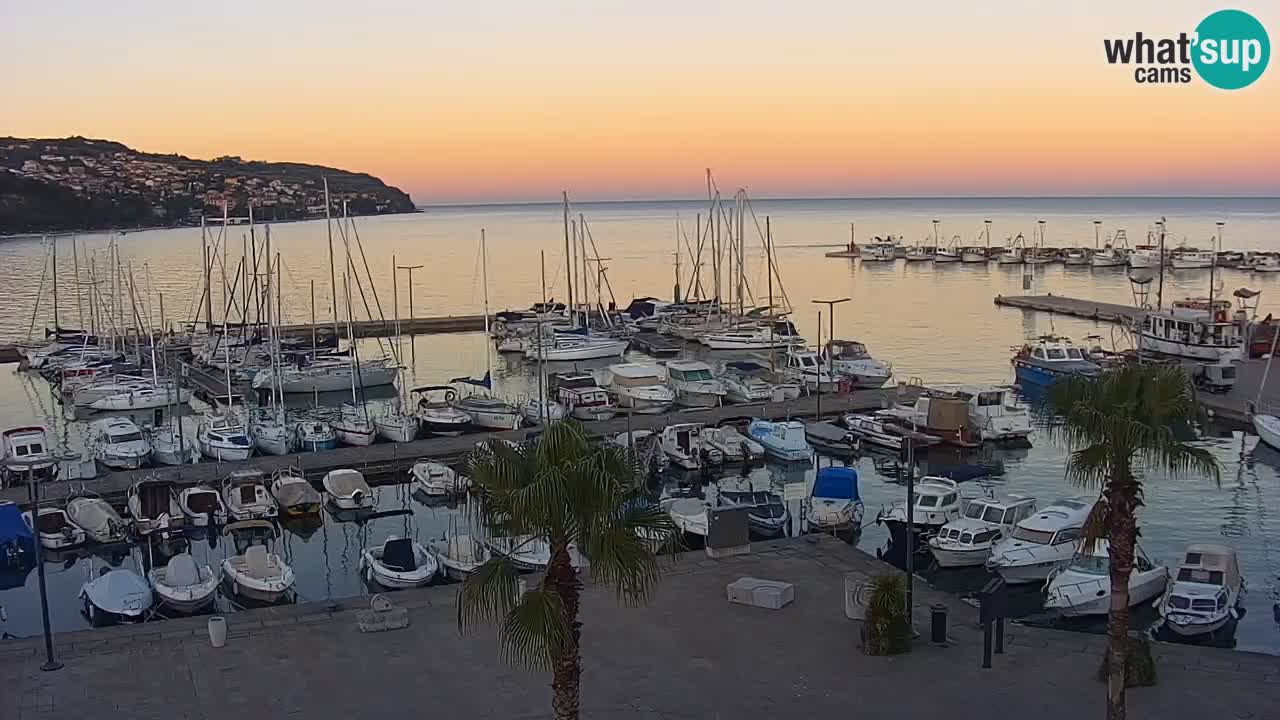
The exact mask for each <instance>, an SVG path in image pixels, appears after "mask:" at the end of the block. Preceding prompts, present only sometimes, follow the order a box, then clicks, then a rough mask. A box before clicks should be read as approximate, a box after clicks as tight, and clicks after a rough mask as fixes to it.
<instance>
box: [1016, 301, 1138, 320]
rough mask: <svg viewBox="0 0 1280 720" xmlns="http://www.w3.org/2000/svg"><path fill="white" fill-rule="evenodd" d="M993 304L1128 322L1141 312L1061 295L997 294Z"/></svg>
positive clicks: (1089, 318)
mask: <svg viewBox="0 0 1280 720" xmlns="http://www.w3.org/2000/svg"><path fill="white" fill-rule="evenodd" d="M995 304H996V305H999V306H1001V307H1011V308H1018V309H1019V310H1039V311H1040V312H1047V313H1055V314H1057V315H1070V316H1072V317H1078V318H1084V319H1086V320H1098V321H1101V322H1113V323H1130V324H1132V323H1133V322H1135V321H1137V319H1138V318H1139V317H1141V315H1142V312H1143V311H1142V310H1140V309H1139V308H1136V307H1133V306H1132V305H1120V304H1118V303H1106V302H1097V301H1095V300H1081V299H1079V298H1069V297H1063V296H1061V295H1010V296H1005V295H997V296H996V297H995Z"/></svg>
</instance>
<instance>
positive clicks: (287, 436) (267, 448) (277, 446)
mask: <svg viewBox="0 0 1280 720" xmlns="http://www.w3.org/2000/svg"><path fill="white" fill-rule="evenodd" d="M249 434H250V435H251V436H252V437H253V446H254V448H256V449H257V451H258V452H259V453H261V454H263V455H288V454H289V453H290V452H292V451H293V447H294V442H295V440H296V436H295V435H294V433H293V432H292V430H291V429H290V428H289V423H288V422H287V421H285V419H284V415H283V414H281V413H273V412H271V411H270V410H268V409H266V408H260V409H258V410H257V411H255V412H254V413H253V416H252V417H251V419H250V421H249Z"/></svg>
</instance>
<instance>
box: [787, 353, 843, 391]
mask: <svg viewBox="0 0 1280 720" xmlns="http://www.w3.org/2000/svg"><path fill="white" fill-rule="evenodd" d="M782 374H783V376H784V377H786V378H787V379H788V380H790V381H792V382H796V383H799V384H800V385H801V386H802V387H804V388H805V389H807V390H809V391H810V392H812V391H814V390H821V391H822V392H824V393H828V392H834V391H835V390H836V386H837V380H836V377H835V375H833V374H832V373H831V368H828V367H826V366H825V365H824V364H822V361H821V358H820V357H819V355H818V353H816V352H812V351H809V350H792V351H790V352H788V353H787V364H786V366H785V367H784V368H783V370H782Z"/></svg>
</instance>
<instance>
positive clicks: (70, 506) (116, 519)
mask: <svg viewBox="0 0 1280 720" xmlns="http://www.w3.org/2000/svg"><path fill="white" fill-rule="evenodd" d="M67 517H68V518H70V519H71V522H72V523H74V524H75V525H76V527H79V528H80V529H82V530H84V532H85V535H87V536H88V538H89V539H90V540H92V541H94V542H96V543H104V544H105V543H115V542H122V541H123V540H125V538H126V537H128V533H129V524H128V523H127V522H125V520H124V518H122V517H120V513H118V512H116V509H115V508H113V507H111V503H109V502H107V501H106V500H103V499H102V498H99V497H87V496H84V495H80V496H75V497H72V498H71V499H69V500H67Z"/></svg>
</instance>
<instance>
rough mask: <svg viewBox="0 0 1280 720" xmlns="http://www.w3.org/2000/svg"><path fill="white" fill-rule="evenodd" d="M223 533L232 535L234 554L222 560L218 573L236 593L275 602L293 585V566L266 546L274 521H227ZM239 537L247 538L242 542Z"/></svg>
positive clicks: (237, 595)
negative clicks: (235, 551) (242, 545)
mask: <svg viewBox="0 0 1280 720" xmlns="http://www.w3.org/2000/svg"><path fill="white" fill-rule="evenodd" d="M224 533H225V534H227V535H231V536H233V537H234V538H236V550H237V552H238V554H236V555H233V556H231V557H229V558H227V559H226V560H223V561H222V576H223V578H225V579H226V581H227V582H228V584H230V585H231V592H232V593H233V594H235V595H236V597H246V598H250V599H252V600H258V601H261V602H276V601H278V600H280V599H281V598H283V597H284V596H285V595H286V594H287V593H288V592H289V589H290V588H292V587H293V582H294V579H293V568H291V567H289V564H288V563H286V562H285V561H284V560H283V559H282V558H281V557H280V556H279V555H278V554H276V553H273V552H271V551H270V549H269V548H268V547H267V544H268V543H270V542H272V541H273V540H274V539H275V536H276V529H275V525H273V524H272V523H271V522H269V521H267V520H244V521H241V522H234V523H231V524H230V525H228V526H227V527H226V529H225V530H224ZM241 538H248V539H247V540H244V541H243V542H244V543H246V545H245V546H244V547H243V548H241V544H242V541H241Z"/></svg>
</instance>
